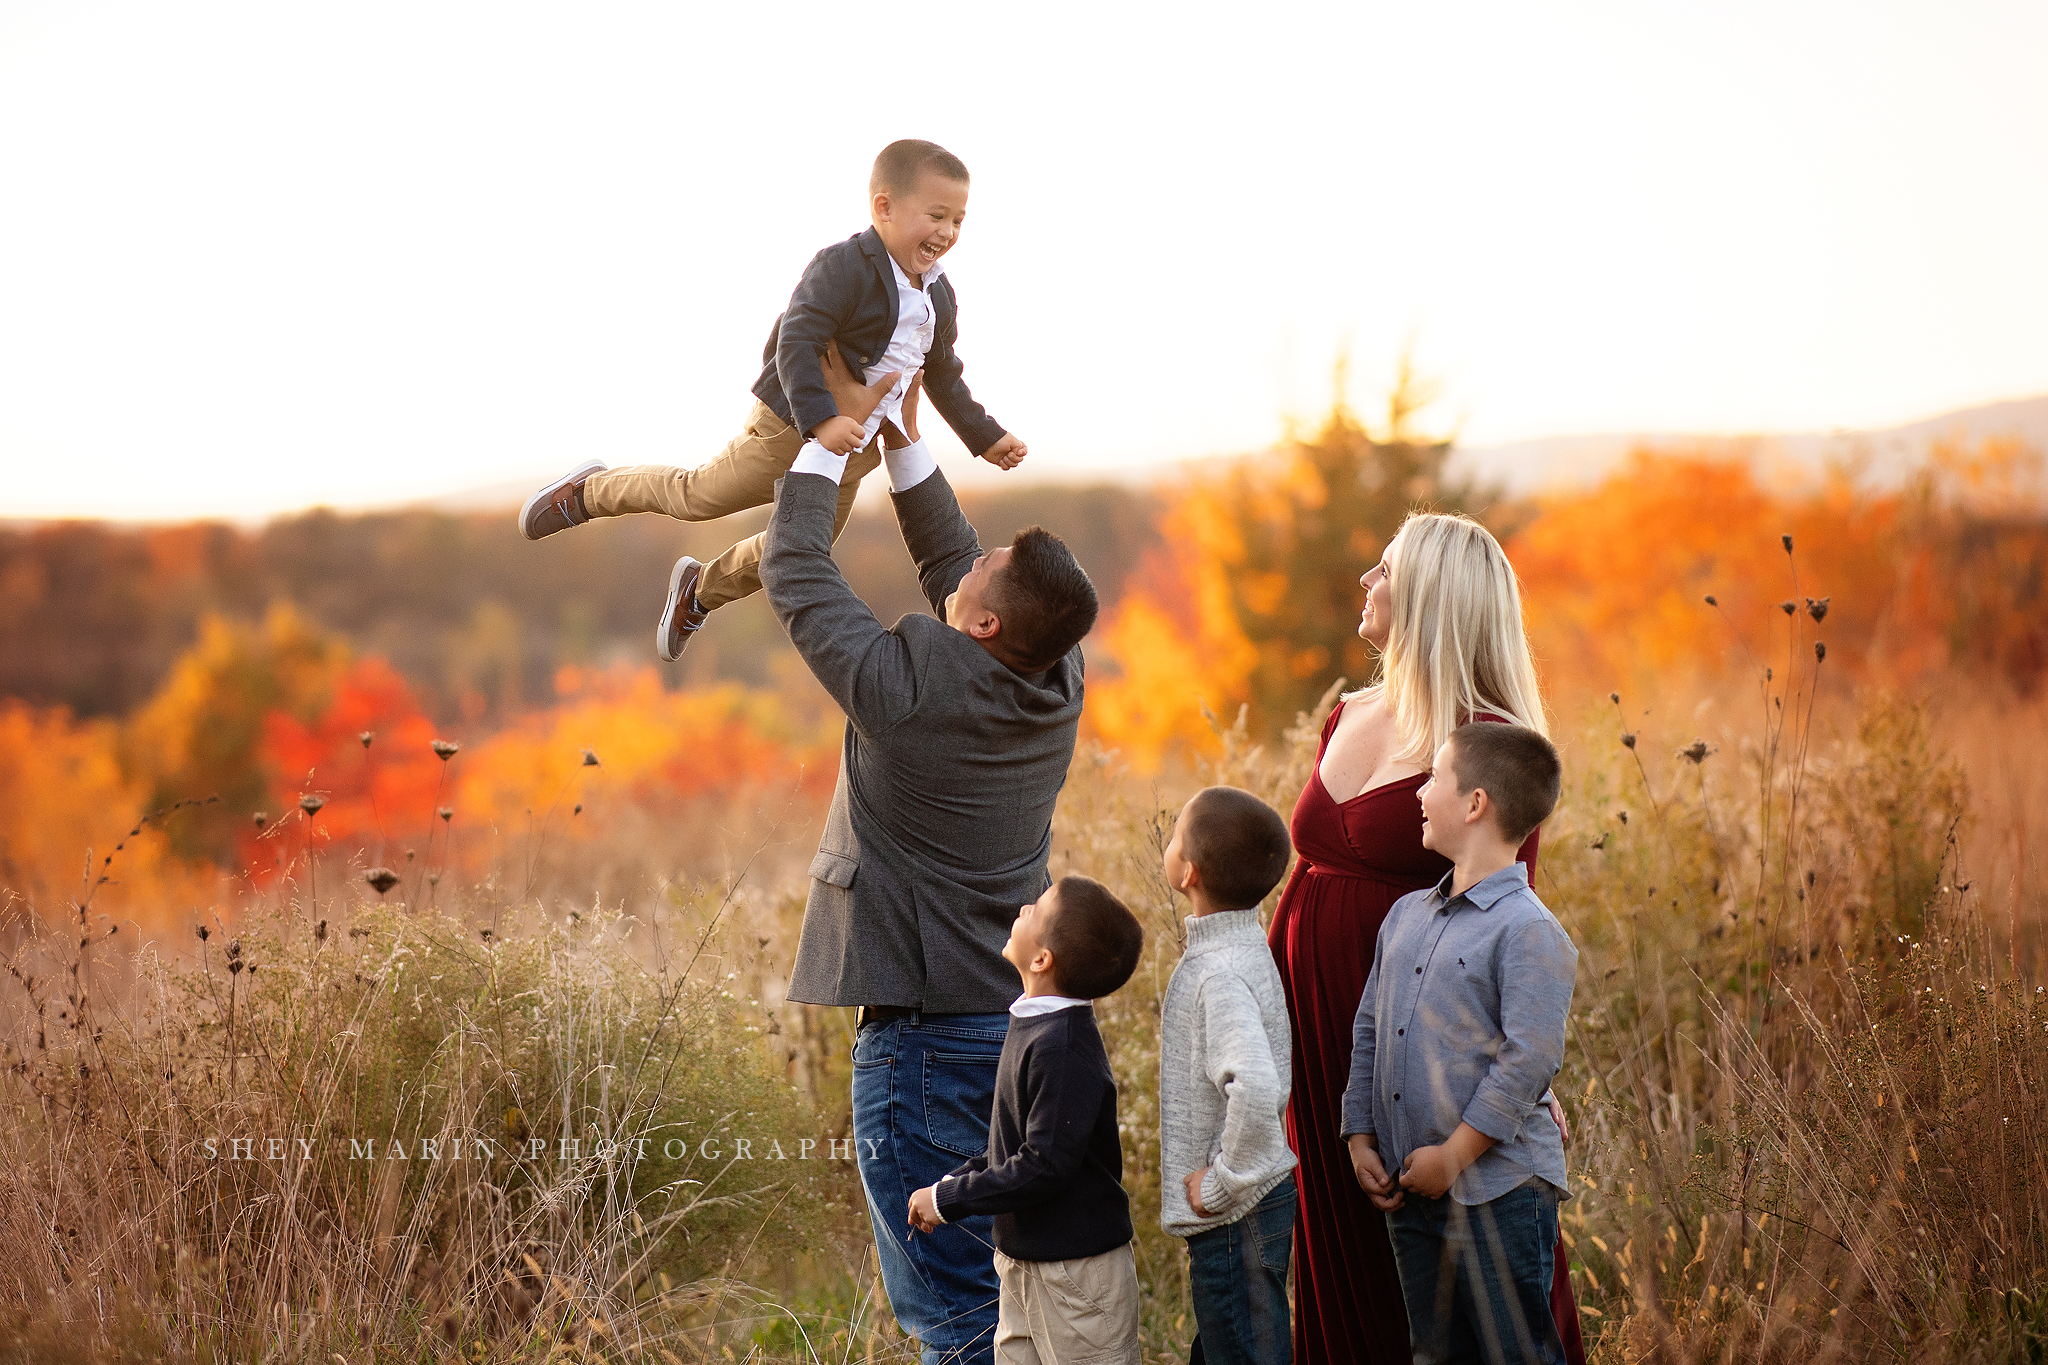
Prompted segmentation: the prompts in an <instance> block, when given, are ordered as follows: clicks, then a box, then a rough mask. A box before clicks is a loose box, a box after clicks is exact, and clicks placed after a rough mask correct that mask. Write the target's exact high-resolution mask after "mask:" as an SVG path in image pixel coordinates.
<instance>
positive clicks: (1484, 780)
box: [1451, 721, 1564, 844]
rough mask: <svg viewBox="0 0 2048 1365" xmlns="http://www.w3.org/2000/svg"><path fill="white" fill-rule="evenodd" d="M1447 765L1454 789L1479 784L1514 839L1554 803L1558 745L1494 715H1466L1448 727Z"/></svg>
mask: <svg viewBox="0 0 2048 1365" xmlns="http://www.w3.org/2000/svg"><path fill="white" fill-rule="evenodd" d="M1451 768H1452V769H1453V771H1454V773H1455V775H1456V777H1457V779H1458V790H1459V791H1461V792H1469V791H1472V790H1475V789H1477V788H1484V789H1485V791H1486V797H1487V799H1488V800H1489V801H1491V802H1492V803H1493V818H1494V820H1495V822H1496V823H1497V824H1498V825H1499V826H1500V832H1501V834H1502V836H1503V837H1505V838H1506V839H1507V841H1508V842H1509V843H1511V844H1519V843H1521V842H1522V841H1523V840H1524V839H1526V838H1528V837H1529V834H1530V832H1531V831H1532V830H1534V829H1535V828H1536V826H1538V825H1540V824H1542V823H1543V822H1544V821H1545V820H1548V819H1549V818H1550V813H1551V812H1552V811H1554V810H1556V809H1557V798H1558V793H1559V792H1561V791H1562V790H1563V788H1564V763H1563V762H1562V761H1561V760H1560V759H1559V758H1558V756H1557V747H1556V746H1555V745H1553V744H1552V743H1551V742H1550V741H1549V740H1547V739H1545V738H1544V737H1543V736H1541V735H1539V734H1537V733H1536V732H1535V731H1534V730H1531V729H1529V728H1528V727H1526V726H1522V725H1503V724H1501V723H1500V722H1498V721H1467V722H1465V724H1463V725H1460V726H1459V727H1458V728H1457V729H1455V730H1453V731H1451Z"/></svg>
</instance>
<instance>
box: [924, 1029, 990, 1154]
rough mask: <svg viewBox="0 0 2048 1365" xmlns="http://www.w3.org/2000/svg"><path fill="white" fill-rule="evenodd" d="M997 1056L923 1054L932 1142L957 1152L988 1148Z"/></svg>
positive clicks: (927, 1121)
mask: <svg viewBox="0 0 2048 1365" xmlns="http://www.w3.org/2000/svg"><path fill="white" fill-rule="evenodd" d="M997 1060H998V1059H997V1058H995V1057H977V1056H974V1055H973V1054H971V1053H960V1052H927V1053H925V1054H924V1122H925V1136H926V1137H927V1138H929V1139H930V1140H931V1144H932V1146H934V1147H937V1148H938V1149H939V1150H940V1151H942V1152H952V1153H954V1154H955V1155H958V1156H980V1155H981V1154H982V1153H983V1152H986V1151H987V1150H988V1125H989V1111H990V1109H991V1108H992V1107H993V1105H994V1103H995V1093H996V1063H997Z"/></svg>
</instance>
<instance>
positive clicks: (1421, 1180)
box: [1401, 1143, 1458, 1199]
mask: <svg viewBox="0 0 2048 1365" xmlns="http://www.w3.org/2000/svg"><path fill="white" fill-rule="evenodd" d="M1457 1178H1458V1168H1457V1166H1455V1165H1453V1164H1452V1161H1451V1157H1450V1154H1449V1153H1448V1152H1446V1151H1445V1150H1444V1148H1443V1144H1442V1143H1438V1144H1437V1145H1436V1146H1434V1147H1417V1148H1416V1149H1415V1150H1414V1151H1412V1152H1410V1153H1409V1154H1408V1160H1407V1163H1406V1164H1405V1165H1403V1166H1402V1167H1401V1188H1402V1189H1404V1190H1413V1191H1415V1192H1416V1193H1417V1194H1419V1195H1421V1196H1423V1197H1424V1198H1425V1199H1441V1198H1443V1193H1444V1191H1445V1190H1448V1189H1449V1188H1450V1187H1451V1182H1452V1181H1453V1180H1456V1179H1457Z"/></svg>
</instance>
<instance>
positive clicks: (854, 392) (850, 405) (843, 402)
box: [818, 346, 903, 427]
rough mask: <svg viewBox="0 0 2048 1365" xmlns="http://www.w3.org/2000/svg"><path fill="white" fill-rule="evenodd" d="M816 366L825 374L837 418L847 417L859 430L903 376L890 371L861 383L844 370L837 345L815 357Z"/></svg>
mask: <svg viewBox="0 0 2048 1365" xmlns="http://www.w3.org/2000/svg"><path fill="white" fill-rule="evenodd" d="M818 366H819V368H820V369H822V370H823V371H824V372H825V388H826V391H827V392H829V393H830V394H831V395H832V406H833V407H835V408H838V409H839V415H840V416H841V417H847V418H851V419H852V420H853V422H854V424H855V425H856V426H863V427H864V426H866V425H867V420H868V418H870V417H872V416H873V415H874V412H875V409H876V408H878V407H880V406H882V400H883V399H884V398H887V397H888V396H889V390H890V389H892V388H894V387H895V386H896V381H897V380H898V379H899V378H901V377H902V374H903V371H901V370H891V371H889V373H887V374H885V375H883V376H882V377H881V378H880V379H878V380H876V381H875V382H874V383H872V384H863V383H861V382H860V380H858V379H856V378H854V377H853V371H851V370H849V369H847V368H846V359H845V357H843V356H841V355H840V354H839V348H838V347H837V346H827V347H826V348H825V354H823V355H822V356H819V357H818Z"/></svg>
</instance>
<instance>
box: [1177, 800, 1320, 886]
mask: <svg viewBox="0 0 2048 1365" xmlns="http://www.w3.org/2000/svg"><path fill="white" fill-rule="evenodd" d="M1180 842H1181V853H1182V855H1183V856H1184V857H1186V858H1187V860H1188V861H1189V862H1191V863H1193V864H1194V865H1195V870H1196V871H1197V872H1200V873H1201V874H1202V886H1203V887H1204V888H1205V889H1206V890H1207V891H1208V893H1209V895H1210V897H1211V898H1212V899H1214V900H1215V902H1216V904H1217V905H1218V906H1220V907H1222V908H1223V909H1225V910H1249V909H1251V908H1252V907H1254V906H1256V905H1257V904H1258V903H1259V902H1260V901H1262V900H1264V899H1265V898H1266V893H1267V892H1268V891H1271V890H1272V889H1273V888H1274V887H1276V886H1278V885H1279V884H1280V878H1281V877H1282V876H1283V875H1284V874H1285V873H1286V871H1287V855H1288V854H1289V853H1291V852H1292V851H1293V848H1294V846H1293V844H1292V843H1291V842H1290V841H1289V840H1288V838H1287V822H1286V821H1285V820H1282V819H1281V818H1280V812H1279V811H1276V810H1274V809H1273V808H1272V807H1271V806H1269V805H1267V804H1266V803H1265V802H1264V801H1261V800H1259V798H1258V797H1256V796H1253V795H1252V794H1251V793H1250V792H1248V791H1245V790H1244V789H1242V788H1240V787H1204V788H1202V790H1200V791H1198V792H1196V793H1195V794H1194V796H1193V798H1192V799H1190V800H1189V801H1188V804H1187V808H1186V809H1185V810H1184V811H1183V812H1182V814H1181V827H1180Z"/></svg>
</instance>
